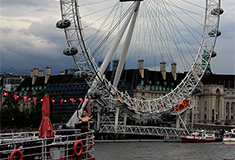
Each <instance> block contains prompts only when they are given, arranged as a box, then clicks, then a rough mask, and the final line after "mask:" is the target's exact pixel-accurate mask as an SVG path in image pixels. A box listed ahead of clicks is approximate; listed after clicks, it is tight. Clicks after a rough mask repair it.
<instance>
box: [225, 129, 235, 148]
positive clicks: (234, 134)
mask: <svg viewBox="0 0 235 160" xmlns="http://www.w3.org/2000/svg"><path fill="white" fill-rule="evenodd" d="M223 143H224V144H234V145H235V128H233V129H231V131H230V132H228V131H227V132H225V133H224V137H223Z"/></svg>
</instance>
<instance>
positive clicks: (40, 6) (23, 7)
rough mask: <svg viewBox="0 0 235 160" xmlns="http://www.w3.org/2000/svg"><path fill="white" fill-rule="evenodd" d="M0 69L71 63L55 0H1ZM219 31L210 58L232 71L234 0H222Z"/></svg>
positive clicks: (217, 67) (217, 68)
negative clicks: (215, 53)
mask: <svg viewBox="0 0 235 160" xmlns="http://www.w3.org/2000/svg"><path fill="white" fill-rule="evenodd" d="M0 3H1V4H0V5H1V10H0V12H1V13H0V22H1V25H0V32H1V33H0V34H1V35H0V42H1V43H0V45H1V47H0V48H1V56H0V58H1V68H0V70H1V72H4V71H7V70H8V69H9V68H11V67H13V68H12V69H11V70H9V71H8V72H12V73H26V74H29V73H30V70H31V69H33V68H34V67H38V68H39V69H43V70H45V67H46V66H51V67H52V73H53V74H58V73H59V72H60V71H61V70H64V69H67V68H71V67H73V62H72V58H71V57H65V56H64V55H63V54H62V51H63V49H64V48H66V47H67V44H66V40H65V36H64V32H63V31H62V30H59V29H57V28H56V27H55V23H56V22H57V21H58V20H59V19H60V5H59V1H57V0H0ZM222 7H223V9H224V10H225V12H224V14H223V15H222V16H221V23H220V30H221V32H222V35H221V36H220V37H219V38H218V39H217V44H216V49H215V50H216V52H217V53H218V55H217V57H216V58H214V59H213V60H212V62H211V64H212V70H213V72H214V73H218V74H235V63H234V62H235V38H234V37H235V24H234V23H235V1H234V0H224V1H222Z"/></svg>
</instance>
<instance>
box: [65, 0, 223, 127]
mask: <svg viewBox="0 0 235 160" xmlns="http://www.w3.org/2000/svg"><path fill="white" fill-rule="evenodd" d="M146 1H147V0H146ZM143 2H144V1H133V2H128V3H133V4H132V5H131V7H130V10H129V12H128V13H127V14H126V15H127V16H126V18H125V22H124V23H123V26H122V28H121V29H120V31H119V33H118V35H117V38H116V40H115V41H114V42H113V46H112V47H111V48H110V50H109V52H108V53H107V56H106V57H105V59H104V61H103V64H102V65H101V67H100V68H99V67H98V66H97V64H96V62H95V59H94V58H93V57H92V54H91V51H90V49H89V46H88V45H87V42H86V39H85V38H84V33H83V26H82V16H81V15H80V12H79V11H80V6H79V0H60V5H61V16H62V19H66V20H70V21H71V26H69V27H67V28H65V29H64V31H65V36H66V39H67V43H68V46H69V47H73V46H75V47H77V48H78V50H79V51H78V54H77V55H73V59H74V61H75V64H76V66H77V67H78V70H80V71H89V72H90V73H92V74H90V75H89V76H87V77H86V81H87V83H88V85H89V86H90V90H89V91H88V92H90V91H100V92H102V96H101V97H99V101H102V103H103V104H104V105H110V104H112V105H114V106H116V107H117V108H119V107H120V106H121V107H123V108H126V110H128V114H129V113H130V112H133V114H140V115H149V114H153V115H157V114H162V113H165V112H168V111H170V110H171V108H172V106H176V105H177V104H178V103H179V102H181V101H182V100H184V99H185V98H187V97H189V96H190V95H191V94H192V92H193V91H194V89H195V87H196V86H197V85H198V83H199V82H200V80H201V79H202V77H203V75H204V73H205V72H206V68H207V65H208V64H209V63H210V59H211V56H212V54H213V51H214V48H215V43H216V38H217V36H218V34H217V33H218V31H219V30H218V28H219V21H220V13H219V12H217V13H216V14H214V13H213V11H215V10H216V9H217V10H218V9H220V8H221V0H206V3H205V6H204V8H205V16H204V24H203V32H202V39H201V43H200V46H199V49H198V52H197V55H196V57H195V59H194V62H193V64H192V66H191V69H190V70H189V71H188V73H187V75H186V77H185V78H184V79H183V80H182V82H181V83H180V84H179V85H178V86H177V87H176V88H175V89H174V90H172V91H171V92H169V93H168V94H166V95H164V96H163V97H160V98H156V99H147V100H142V99H136V98H133V97H131V96H130V95H129V94H128V93H127V92H125V93H123V92H120V91H119V90H117V84H118V82H119V79H120V74H121V72H122V69H120V68H123V63H124V61H125V57H126V54H127V52H128V47H129V45H130V41H131V36H132V32H133V30H134V27H135V21H136V19H138V17H137V15H138V11H139V7H140V6H141V3H143ZM120 3H121V2H120ZM190 3H191V2H190ZM123 19H124V18H123ZM128 25H129V31H128V33H127V36H126V40H125V42H126V43H125V46H124V47H123V52H122V56H121V57H122V59H120V66H118V68H119V69H118V71H117V72H116V75H115V81H114V84H111V83H110V82H109V81H108V80H107V79H106V78H105V76H104V71H105V69H106V67H107V65H108V64H109V62H110V60H111V57H112V56H113V54H114V52H115V50H116V49H117V46H118V45H119V43H120V40H121V39H122V37H123V35H124V32H125V30H126V28H127V26H128ZM205 48H206V49H207V51H206V52H207V53H208V54H209V55H208V56H207V57H205V56H203V54H204V53H205ZM202 64H203V65H205V66H206V67H204V68H202V67H201V66H202ZM86 103H87V102H86V101H85V102H84V104H83V106H82V107H83V108H84V107H85V106H86ZM162 104H164V105H162ZM117 110H119V109H117ZM117 116H118V114H117ZM76 122H78V119H77V117H76V113H75V114H74V115H73V116H72V118H71V119H70V121H69V123H68V125H70V126H73V125H74V124H75V123H76ZM116 124H117V121H116Z"/></svg>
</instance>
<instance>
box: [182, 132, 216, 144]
mask: <svg viewBox="0 0 235 160" xmlns="http://www.w3.org/2000/svg"><path fill="white" fill-rule="evenodd" d="M181 140H182V142H183V143H201V142H202V143H204V142H215V133H214V132H211V131H210V132H208V131H204V130H201V131H198V132H194V133H192V134H191V135H186V136H181Z"/></svg>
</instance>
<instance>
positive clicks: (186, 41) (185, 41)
mask: <svg viewBox="0 0 235 160" xmlns="http://www.w3.org/2000/svg"><path fill="white" fill-rule="evenodd" d="M171 10H172V9H171ZM172 12H174V11H173V10H172ZM169 13H171V12H169ZM173 16H174V17H175V16H177V15H176V14H174V15H173ZM177 17H178V16H177ZM170 18H171V20H170V21H172V22H173V23H174V21H173V18H172V17H170ZM178 19H179V20H180V22H182V24H183V25H184V26H185V28H186V29H187V31H188V32H189V33H190V34H191V35H192V37H193V38H194V39H195V40H196V42H197V43H198V44H199V45H200V42H199V41H198V39H197V38H196V37H195V36H194V34H193V33H192V31H191V30H190V29H189V28H188V26H189V25H187V24H186V23H184V22H183V21H182V20H181V19H180V18H178ZM174 26H176V24H174ZM189 27H190V26H189ZM190 28H191V29H192V27H190ZM194 31H195V30H194ZM177 32H178V33H179V34H180V36H181V38H182V40H183V42H184V44H185V46H186V48H187V50H188V53H190V55H191V57H192V59H194V57H193V54H192V52H191V51H190V49H189V46H190V47H191V48H192V49H193V50H194V51H195V52H197V50H196V49H195V48H194V47H193V46H192V45H191V44H190V42H189V41H188V40H187V39H186V38H185V37H184V36H183V35H182V34H181V32H179V31H177ZM196 33H198V34H199V35H200V36H201V37H202V35H201V34H200V33H199V32H197V31H196ZM186 44H187V45H186Z"/></svg>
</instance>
